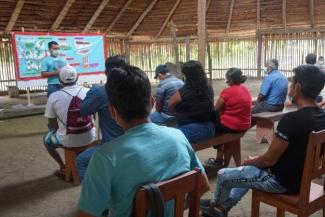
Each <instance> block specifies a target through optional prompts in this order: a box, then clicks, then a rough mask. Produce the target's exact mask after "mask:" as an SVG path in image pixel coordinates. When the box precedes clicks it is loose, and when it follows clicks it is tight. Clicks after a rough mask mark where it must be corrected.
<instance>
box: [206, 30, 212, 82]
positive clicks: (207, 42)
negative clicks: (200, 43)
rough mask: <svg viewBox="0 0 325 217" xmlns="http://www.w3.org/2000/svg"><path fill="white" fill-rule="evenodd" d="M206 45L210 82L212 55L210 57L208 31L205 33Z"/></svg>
mask: <svg viewBox="0 0 325 217" xmlns="http://www.w3.org/2000/svg"><path fill="white" fill-rule="evenodd" d="M206 45H207V53H208V68H209V77H210V81H211V82H212V57H211V49H210V44H209V40H208V33H206Z"/></svg>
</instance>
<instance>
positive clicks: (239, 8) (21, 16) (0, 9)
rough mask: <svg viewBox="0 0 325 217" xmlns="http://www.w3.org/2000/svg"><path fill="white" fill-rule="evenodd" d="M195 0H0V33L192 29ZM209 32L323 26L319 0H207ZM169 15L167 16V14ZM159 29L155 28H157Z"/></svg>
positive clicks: (324, 19) (322, 3)
mask: <svg viewBox="0 0 325 217" xmlns="http://www.w3.org/2000/svg"><path fill="white" fill-rule="evenodd" d="M197 2H198V1H197V0H0V33H5V32H6V33H10V32H11V31H21V29H22V27H24V30H25V31H44V32H47V31H50V32H53V31H56V32H83V31H85V32H98V31H100V32H102V33H103V32H107V33H108V35H119V36H123V37H124V36H132V37H134V36H141V37H142V36H149V37H156V36H160V37H169V36H170V27H169V25H164V24H167V23H169V21H173V22H174V23H175V25H176V28H177V36H188V35H190V36H191V35H196V34H197ZM207 6H208V8H207V19H206V23H207V29H208V32H209V35H220V34H225V33H227V32H229V34H236V33H237V34H238V33H239V32H246V33H252V34H254V33H255V31H256V29H269V28H279V29H285V28H288V29H290V28H292V27H298V28H312V27H324V26H325V16H324V15H323V12H324V11H325V1H324V0H207ZM168 18H169V19H168ZM160 32H161V34H159V33H160ZM240 34H242V33H240Z"/></svg>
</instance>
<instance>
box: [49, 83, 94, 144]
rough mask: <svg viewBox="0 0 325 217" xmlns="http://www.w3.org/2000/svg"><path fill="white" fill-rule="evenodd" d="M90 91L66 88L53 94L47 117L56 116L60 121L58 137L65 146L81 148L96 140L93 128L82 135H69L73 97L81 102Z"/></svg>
mask: <svg viewBox="0 0 325 217" xmlns="http://www.w3.org/2000/svg"><path fill="white" fill-rule="evenodd" d="M88 90H89V89H88V88H84V87H81V86H79V85H72V86H65V87H64V88H62V89H61V90H59V91H56V92H54V93H52V94H51V95H50V97H49V100H48V103H47V109H46V111H47V113H46V115H47V116H52V115H53V114H56V116H57V119H58V126H59V128H58V130H57V132H56V135H57V137H58V138H59V140H60V141H61V143H62V144H63V145H64V146H68V147H79V146H84V145H88V144H89V143H91V142H92V141H94V140H95V138H96V130H95V128H94V127H93V128H92V129H91V130H90V131H88V132H85V133H81V134H67V132H66V131H67V120H68V109H69V105H70V102H71V100H72V97H73V96H78V97H79V98H80V99H81V100H82V99H84V98H85V96H86V93H87V91H88Z"/></svg>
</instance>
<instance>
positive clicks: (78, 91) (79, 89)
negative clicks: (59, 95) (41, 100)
mask: <svg viewBox="0 0 325 217" xmlns="http://www.w3.org/2000/svg"><path fill="white" fill-rule="evenodd" d="M81 90H82V87H80V89H79V91H78V93H77V94H76V95H75V96H78V95H79V93H80V92H81ZM60 91H62V92H64V93H66V94H68V95H70V96H72V97H74V95H72V94H70V93H69V92H67V91H65V90H62V89H61V90H60Z"/></svg>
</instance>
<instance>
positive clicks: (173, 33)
mask: <svg viewBox="0 0 325 217" xmlns="http://www.w3.org/2000/svg"><path fill="white" fill-rule="evenodd" d="M170 32H171V36H172V39H173V48H174V49H173V50H174V56H175V64H176V76H177V77H178V78H181V67H180V64H179V54H178V45H177V38H176V25H175V24H174V22H173V21H171V22H170Z"/></svg>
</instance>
